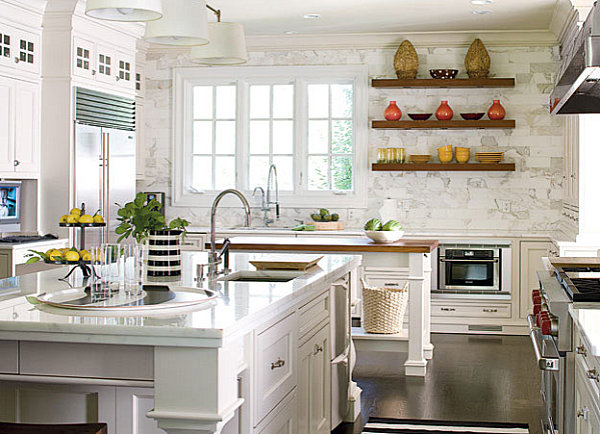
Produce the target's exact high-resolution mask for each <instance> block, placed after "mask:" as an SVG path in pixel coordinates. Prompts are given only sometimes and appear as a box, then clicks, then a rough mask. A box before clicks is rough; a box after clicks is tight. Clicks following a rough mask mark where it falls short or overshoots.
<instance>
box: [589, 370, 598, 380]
mask: <svg viewBox="0 0 600 434" xmlns="http://www.w3.org/2000/svg"><path fill="white" fill-rule="evenodd" d="M587 377H588V378H589V379H590V380H594V381H600V375H598V372H597V371H596V370H595V369H588V371H587Z"/></svg>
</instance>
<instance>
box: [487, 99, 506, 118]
mask: <svg viewBox="0 0 600 434" xmlns="http://www.w3.org/2000/svg"><path fill="white" fill-rule="evenodd" d="M505 116H506V110H504V107H502V104H500V100H499V99H495V100H494V104H492V106H491V107H490V109H489V110H488V118H490V119H491V120H493V121H500V120H502V119H504V117H505Z"/></svg>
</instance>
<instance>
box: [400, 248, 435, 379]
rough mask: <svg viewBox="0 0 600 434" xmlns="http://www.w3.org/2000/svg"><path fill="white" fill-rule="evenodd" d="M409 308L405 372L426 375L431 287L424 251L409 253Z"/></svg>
mask: <svg viewBox="0 0 600 434" xmlns="http://www.w3.org/2000/svg"><path fill="white" fill-rule="evenodd" d="M408 257H409V286H408V308H409V309H410V310H409V312H410V319H409V327H408V359H407V360H406V363H404V369H405V374H406V375H408V376H419V377H424V376H425V373H426V367H427V360H425V354H424V345H425V342H424V335H425V309H426V307H425V306H426V304H427V302H426V301H425V298H426V296H427V297H429V295H428V294H429V293H430V292H429V289H427V290H426V288H425V285H424V284H425V258H424V255H423V253H409V255H408Z"/></svg>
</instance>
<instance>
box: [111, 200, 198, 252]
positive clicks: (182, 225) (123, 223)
mask: <svg viewBox="0 0 600 434" xmlns="http://www.w3.org/2000/svg"><path fill="white" fill-rule="evenodd" d="M117 206H119V210H118V211H117V215H118V217H117V220H119V222H120V224H119V226H117V228H116V229H115V232H116V233H117V234H118V235H119V239H118V241H119V242H120V241H122V240H124V239H125V238H128V237H130V236H132V237H133V238H135V239H136V241H137V242H138V243H139V242H141V241H143V240H144V239H145V238H146V237H148V235H150V231H153V230H154V231H166V230H180V231H183V236H185V231H186V228H187V226H189V224H190V222H189V221H187V220H185V219H182V218H181V217H177V218H175V219H173V220H171V222H169V223H168V224H167V223H166V221H165V217H164V216H163V215H162V213H161V211H160V210H161V209H162V204H161V203H160V202H159V201H157V200H156V199H150V200H148V198H147V196H146V195H145V194H144V193H138V194H137V195H136V197H135V199H134V200H133V202H127V203H126V204H125V205H120V204H117Z"/></svg>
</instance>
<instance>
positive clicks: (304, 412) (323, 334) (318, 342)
mask: <svg viewBox="0 0 600 434" xmlns="http://www.w3.org/2000/svg"><path fill="white" fill-rule="evenodd" d="M329 348H330V345H329V325H326V326H324V327H322V328H321V329H320V330H319V331H318V332H316V334H315V335H314V336H312V337H311V338H310V339H309V340H307V341H306V342H305V343H304V344H303V345H302V346H301V347H300V348H299V349H298V433H299V434H325V433H329V432H330V420H331V396H330V393H331V363H330V358H331V357H330V352H329Z"/></svg>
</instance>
